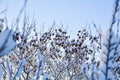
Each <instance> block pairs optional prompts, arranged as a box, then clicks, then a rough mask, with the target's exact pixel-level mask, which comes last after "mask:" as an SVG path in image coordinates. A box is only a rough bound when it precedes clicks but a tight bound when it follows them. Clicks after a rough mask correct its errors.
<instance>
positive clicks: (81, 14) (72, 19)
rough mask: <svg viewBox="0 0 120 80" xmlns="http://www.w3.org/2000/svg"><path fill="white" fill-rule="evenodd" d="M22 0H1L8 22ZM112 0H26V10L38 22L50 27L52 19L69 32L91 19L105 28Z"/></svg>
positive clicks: (108, 22)
mask: <svg viewBox="0 0 120 80" xmlns="http://www.w3.org/2000/svg"><path fill="white" fill-rule="evenodd" d="M23 1H24V0H3V2H2V4H1V5H0V7H1V10H2V9H5V8H6V7H7V8H8V11H7V16H8V20H9V21H10V23H11V22H12V21H13V20H14V19H15V18H16V17H17V15H18V12H19V10H20V8H21V7H22V5H23ZM113 2H114V0H28V3H27V8H26V11H27V13H28V14H29V16H31V17H32V16H33V15H35V19H36V20H37V22H38V24H43V23H45V27H46V28H47V27H50V25H52V23H53V21H54V20H55V21H56V23H57V24H58V25H59V24H60V23H63V25H64V27H66V26H68V31H69V33H70V34H74V32H76V31H78V30H79V29H81V28H83V27H84V26H85V25H86V24H91V22H92V21H94V22H95V23H96V25H98V26H101V28H102V29H103V30H104V29H107V27H108V26H109V24H110V20H111V15H112V11H113V6H114V5H113V4H114V3H113ZM0 17H1V16H0Z"/></svg>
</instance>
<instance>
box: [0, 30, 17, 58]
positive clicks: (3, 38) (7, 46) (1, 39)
mask: <svg viewBox="0 0 120 80" xmlns="http://www.w3.org/2000/svg"><path fill="white" fill-rule="evenodd" d="M15 45H16V42H15V41H14V40H13V31H12V30H10V29H6V30H5V31H3V32H2V33H0V57H2V56H3V55H5V54H8V53H9V51H10V50H11V49H12V48H13V47H14V46H15Z"/></svg>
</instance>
